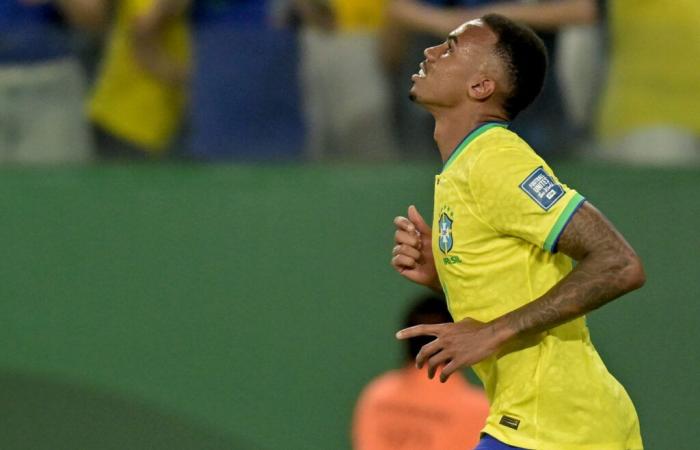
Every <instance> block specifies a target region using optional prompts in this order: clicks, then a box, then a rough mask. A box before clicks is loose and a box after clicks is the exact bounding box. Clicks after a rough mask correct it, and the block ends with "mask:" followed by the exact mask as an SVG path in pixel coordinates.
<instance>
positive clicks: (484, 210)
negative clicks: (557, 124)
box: [392, 15, 645, 450]
mask: <svg viewBox="0 0 700 450" xmlns="http://www.w3.org/2000/svg"><path fill="white" fill-rule="evenodd" d="M546 67H547V56H546V51H545V49H544V47H543V45H542V42H541V41H540V39H539V38H538V37H537V36H536V35H535V34H534V33H533V32H532V31H531V30H530V29H529V28H527V27H524V26H522V25H519V24H516V23H514V22H512V21H511V20H509V19H506V18H505V17H503V16H499V15H486V16H484V17H482V18H481V19H477V20H474V21H470V22H467V23H465V24H463V25H462V26H460V27H459V28H457V29H456V30H454V31H453V32H451V33H450V34H449V36H448V38H447V40H446V41H445V42H444V43H442V44H440V45H438V46H435V47H431V48H428V49H426V50H425V61H423V62H422V63H421V64H420V71H419V72H418V73H417V74H416V75H414V76H413V78H412V80H413V86H412V87H411V91H410V94H411V97H412V98H413V99H414V100H415V101H416V102H417V103H419V104H420V105H422V106H424V107H425V108H426V109H427V110H428V111H429V112H430V113H431V114H432V115H433V117H434V118H435V134H434V138H435V141H436V142H437V146H438V149H439V151H440V155H441V157H442V159H443V161H444V167H443V169H442V171H441V173H440V174H438V175H437V176H436V178H435V204H434V218H433V227H432V230H431V228H430V226H428V225H427V224H426V222H425V221H424V220H423V218H422V217H421V215H420V214H419V212H418V211H417V210H416V208H415V207H413V206H411V207H409V210H408V217H397V218H396V219H395V220H394V223H395V225H396V228H397V230H396V235H395V244H396V245H395V247H394V249H393V258H392V265H393V266H394V268H395V269H396V270H397V271H398V272H399V273H401V275H403V276H404V277H406V278H407V279H409V280H411V281H414V282H416V283H419V284H422V285H425V286H430V287H432V288H434V289H435V290H437V291H442V292H444V294H445V296H446V298H447V303H448V307H449V309H450V312H451V314H452V317H453V319H454V321H455V322H454V323H444V324H424V325H418V326H414V327H410V328H407V329H404V330H401V331H399V332H398V333H397V337H398V338H399V339H407V338H411V337H415V336H422V335H427V336H433V337H434V340H432V341H431V342H430V343H428V344H426V345H424V346H423V347H422V349H421V350H420V352H419V353H418V356H417V357H416V365H417V366H418V367H422V366H424V365H427V367H428V376H429V377H431V378H432V377H433V376H434V375H435V373H436V372H437V371H438V369H439V368H440V380H441V381H445V380H447V378H448V377H449V376H450V375H451V374H452V373H454V372H455V371H456V370H457V369H458V368H460V367H462V366H473V368H474V370H475V371H476V373H477V375H478V376H479V377H480V378H481V380H482V381H483V383H484V386H485V388H486V392H487V395H488V396H489V400H490V405H491V410H490V413H489V417H488V419H487V423H486V426H485V428H484V429H483V435H482V440H481V442H480V443H479V445H478V446H477V449H478V450H484V449H506V448H509V449H512V448H521V449H537V450H638V449H641V448H642V440H641V436H640V432H639V422H638V419H637V415H636V412H635V409H634V406H633V404H632V401H631V400H630V398H629V396H628V395H627V393H626V392H625V390H624V388H623V387H622V386H621V385H620V384H619V383H618V382H617V381H616V380H615V378H613V376H612V375H610V373H608V371H607V369H606V368H605V365H604V364H603V362H602V360H601V359H600V356H599V355H598V353H597V352H596V350H595V348H594V347H593V345H592V344H591V340H590V336H589V333H588V329H587V327H586V323H585V318H584V314H586V313H588V312H590V311H592V310H594V309H596V308H598V307H600V306H602V305H604V304H605V303H607V302H609V301H611V300H613V299H615V298H617V297H620V296H621V295H623V294H625V293H627V292H629V291H632V290H634V289H637V288H639V287H641V286H642V284H643V283H644V281H645V275H644V270H643V267H642V264H641V261H640V259H639V257H638V256H637V255H636V254H635V252H634V250H633V249H632V248H631V247H630V245H629V244H628V243H627V242H626V241H625V239H624V238H623V237H622V236H621V235H620V233H619V232H617V230H615V228H614V227H613V225H612V224H611V223H610V222H608V221H607V220H606V219H605V217H603V215H602V214H601V213H600V212H599V211H598V210H597V209H596V208H595V207H594V206H593V205H592V204H591V203H590V202H588V201H586V200H585V199H584V198H583V197H582V196H581V195H580V194H579V193H578V192H576V190H574V189H571V188H569V187H568V186H566V185H565V184H563V183H561V182H560V181H559V180H558V179H557V178H556V177H555V176H554V174H553V173H552V170H551V168H550V167H549V166H548V165H547V164H546V163H545V162H544V161H543V160H542V159H541V158H540V157H539V156H538V155H537V154H536V153H535V152H534V151H533V150H532V149H531V148H530V147H529V146H528V145H527V143H525V142H524V141H523V140H522V139H520V138H519V137H518V136H517V135H516V134H515V133H513V132H511V131H509V130H508V123H509V121H511V120H513V119H514V118H515V117H516V116H517V114H518V113H519V112H520V111H522V110H523V109H524V108H526V107H527V106H528V105H529V104H530V103H531V102H532V101H533V100H534V98H535V97H536V96H537V95H538V93H539V91H540V89H541V87H542V83H543V79H544V76H545V72H546ZM433 230H434V231H433ZM573 261H576V262H577V264H576V265H575V267H574V264H573Z"/></svg>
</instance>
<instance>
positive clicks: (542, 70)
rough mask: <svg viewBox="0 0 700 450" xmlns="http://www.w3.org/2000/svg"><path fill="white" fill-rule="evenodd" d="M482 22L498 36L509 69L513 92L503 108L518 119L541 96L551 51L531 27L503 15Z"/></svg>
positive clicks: (511, 116) (487, 16)
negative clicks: (548, 54)
mask: <svg viewBox="0 0 700 450" xmlns="http://www.w3.org/2000/svg"><path fill="white" fill-rule="evenodd" d="M481 20H482V21H483V22H484V23H485V24H486V25H487V26H488V27H489V28H490V29H491V30H492V31H493V32H494V33H495V34H496V36H497V37H498V42H497V43H496V51H497V52H498V55H499V56H500V57H501V58H502V60H503V62H504V63H505V66H506V68H507V70H508V75H509V77H510V81H511V90H510V93H509V95H508V97H507V98H506V100H505V102H504V104H503V108H504V110H505V112H506V114H507V115H508V117H509V119H511V120H512V119H514V118H515V117H516V116H517V115H518V113H520V111H522V110H523V109H525V108H527V107H528V106H529V105H530V104H531V103H532V102H533V101H534V100H535V99H536V98H537V96H538V95H539V94H540V92H541V91H542V86H543V85H544V80H545V76H546V73H547V66H548V58H547V49H546V47H545V45H544V42H542V39H540V38H539V36H537V34H535V32H534V31H532V29H530V28H529V27H527V26H525V25H522V24H519V23H517V22H514V21H512V20H510V19H508V18H507V17H504V16H501V15H499V14H487V15H485V16H483V17H482V18H481Z"/></svg>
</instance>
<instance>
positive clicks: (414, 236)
mask: <svg viewBox="0 0 700 450" xmlns="http://www.w3.org/2000/svg"><path fill="white" fill-rule="evenodd" d="M394 225H395V226H396V233H395V234H394V249H393V250H392V252H391V254H392V258H391V265H392V266H393V267H394V269H396V271H397V272H398V273H400V274H401V275H403V276H404V277H406V278H408V279H409V280H411V281H413V282H414V283H418V284H422V285H423V286H428V287H430V288H433V289H435V290H436V291H441V290H442V288H441V287H440V281H439V279H438V275H437V270H435V262H434V260H433V248H432V245H431V230H430V227H429V226H428V224H427V223H425V220H423V217H422V216H421V215H420V213H419V212H418V210H417V209H416V207H415V206H413V205H411V206H409V208H408V217H407V218H406V217H403V216H398V217H396V218H395V219H394Z"/></svg>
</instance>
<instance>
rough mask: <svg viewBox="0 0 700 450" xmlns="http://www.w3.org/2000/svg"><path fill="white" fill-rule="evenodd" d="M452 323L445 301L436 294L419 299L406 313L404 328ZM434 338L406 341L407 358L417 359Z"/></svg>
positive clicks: (417, 338)
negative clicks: (421, 350)
mask: <svg viewBox="0 0 700 450" xmlns="http://www.w3.org/2000/svg"><path fill="white" fill-rule="evenodd" d="M445 322H452V316H450V312H449V311H448V310H447V304H446V303H445V299H444V298H443V297H441V296H438V295H435V294H428V295H423V296H421V297H418V298H417V299H416V300H415V301H414V303H413V304H412V305H411V307H410V308H409V310H408V311H407V312H406V316H405V317H404V321H403V328H408V327H412V326H414V325H420V324H423V323H426V324H432V323H445ZM433 339H434V338H433V337H432V336H419V337H415V338H411V339H408V340H407V341H406V344H407V345H406V351H407V355H406V356H407V357H408V358H410V359H416V356H417V355H418V352H419V351H420V349H421V347H423V346H424V345H425V344H427V343H428V342H430V341H432V340H433Z"/></svg>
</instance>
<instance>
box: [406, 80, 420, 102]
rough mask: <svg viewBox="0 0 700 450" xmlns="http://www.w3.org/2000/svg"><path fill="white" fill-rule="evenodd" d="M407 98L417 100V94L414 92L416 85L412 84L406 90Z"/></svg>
mask: <svg viewBox="0 0 700 450" xmlns="http://www.w3.org/2000/svg"><path fill="white" fill-rule="evenodd" d="M408 99H409V100H411V101H412V102H416V103H417V102H418V94H416V85H415V84H414V85H413V86H411V89H409V91H408Z"/></svg>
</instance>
